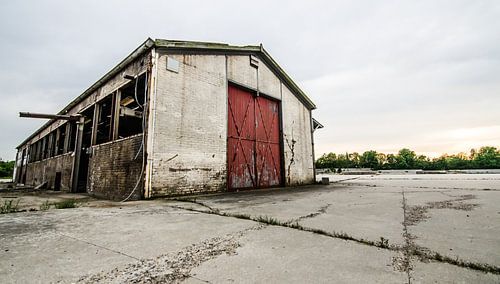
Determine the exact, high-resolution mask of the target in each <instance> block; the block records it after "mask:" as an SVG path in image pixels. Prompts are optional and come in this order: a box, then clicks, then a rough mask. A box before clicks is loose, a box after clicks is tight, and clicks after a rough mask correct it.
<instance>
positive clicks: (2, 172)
mask: <svg viewBox="0 0 500 284" xmlns="http://www.w3.org/2000/svg"><path fill="white" fill-rule="evenodd" d="M13 173H14V161H8V162H5V161H2V160H1V159H0V177H2V178H3V177H8V178H11V177H12V174H13Z"/></svg>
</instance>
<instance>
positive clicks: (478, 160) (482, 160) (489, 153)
mask: <svg viewBox="0 0 500 284" xmlns="http://www.w3.org/2000/svg"><path fill="white" fill-rule="evenodd" d="M473 161H474V165H475V166H476V167H477V168H483V169H493V168H499V167H500V152H499V151H498V150H497V148H495V147H492V146H486V147H481V149H479V151H478V152H477V154H476V155H475V157H474V160H473Z"/></svg>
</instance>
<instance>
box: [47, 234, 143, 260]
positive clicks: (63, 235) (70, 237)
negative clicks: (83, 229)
mask: <svg viewBox="0 0 500 284" xmlns="http://www.w3.org/2000/svg"><path fill="white" fill-rule="evenodd" d="M54 234H56V235H58V236H61V237H65V238H69V239H73V240H75V241H79V242H82V243H86V244H89V245H92V246H95V247H98V248H102V249H104V250H107V251H110V252H114V253H117V254H120V255H123V256H126V257H129V258H132V259H135V260H139V258H137V257H135V256H132V255H129V254H126V253H124V252H121V251H118V250H114V249H110V248H107V247H105V246H101V245H98V244H94V243H92V242H89V241H86V240H82V239H79V238H75V237H72V236H68V235H65V234H61V233H57V232H54Z"/></svg>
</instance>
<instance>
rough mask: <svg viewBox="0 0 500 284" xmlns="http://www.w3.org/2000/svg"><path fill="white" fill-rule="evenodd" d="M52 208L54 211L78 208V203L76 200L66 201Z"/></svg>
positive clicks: (57, 203)
mask: <svg viewBox="0 0 500 284" xmlns="http://www.w3.org/2000/svg"><path fill="white" fill-rule="evenodd" d="M54 207H55V208H56V209H66V208H76V207H78V201H76V199H66V200H63V201H59V202H56V203H54Z"/></svg>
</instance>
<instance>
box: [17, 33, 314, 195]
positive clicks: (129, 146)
mask: <svg viewBox="0 0 500 284" xmlns="http://www.w3.org/2000/svg"><path fill="white" fill-rule="evenodd" d="M313 109H315V105H314V103H313V102H312V101H311V100H310V99H309V98H308V97H307V96H306V95H305V94H304V92H303V91H302V90H300V88H299V87H298V86H297V85H296V84H295V83H294V82H293V81H292V79H290V77H289V76H288V75H287V74H286V73H285V72H284V71H283V70H282V68H281V67H280V66H279V65H278V64H277V63H276V62H275V61H274V60H273V59H272V58H271V56H270V55H269V54H268V53H267V52H266V51H265V49H263V47H262V46H231V45H226V44H218V43H204V42H187V41H169V40H152V39H148V40H146V41H145V42H144V43H143V44H142V45H141V46H139V47H138V48H137V49H136V50H135V51H134V52H132V53H131V54H130V55H129V56H128V57H127V58H125V59H124V60H123V61H122V62H121V63H119V64H118V65H117V66H116V67H115V68H113V69H112V70H111V71H110V72H108V73H107V74H106V75H104V77H102V78H101V79H100V80H99V81H97V82H96V83H95V84H93V85H92V86H91V87H90V88H89V89H87V90H86V91H85V92H84V93H83V94H81V95H80V96H79V97H77V98H76V99H75V100H74V101H72V102H71V103H70V104H69V105H68V106H66V107H65V108H64V109H63V110H62V111H61V112H59V117H57V118H54V119H51V120H50V121H48V122H47V123H46V124H45V125H44V126H43V127H41V128H40V129H39V130H37V131H36V132H35V133H33V134H32V135H30V136H29V137H28V138H27V139H26V140H25V141H24V142H22V143H21V144H20V145H19V146H18V147H17V162H16V172H15V180H16V182H18V183H20V184H28V185H33V186H45V187H47V188H51V189H55V190H64V191H72V192H88V193H89V194H91V195H94V196H97V197H103V198H108V199H114V200H122V199H126V198H130V199H140V198H152V197H159V196H176V195H185V194H193V193H202V192H220V191H232V190H240V189H245V188H265V187H280V186H291V185H299V184H310V183H313V182H314V179H315V174H314V172H315V169H314V143H313V131H314V123H313V119H312V110H313Z"/></svg>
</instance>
